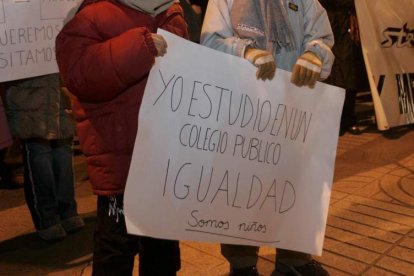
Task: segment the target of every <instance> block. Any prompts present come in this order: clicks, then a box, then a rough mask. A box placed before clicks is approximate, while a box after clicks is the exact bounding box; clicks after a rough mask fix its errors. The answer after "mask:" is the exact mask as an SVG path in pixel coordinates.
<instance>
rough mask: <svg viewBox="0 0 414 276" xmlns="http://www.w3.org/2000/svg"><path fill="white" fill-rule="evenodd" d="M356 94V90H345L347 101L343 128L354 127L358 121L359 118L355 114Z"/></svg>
mask: <svg viewBox="0 0 414 276" xmlns="http://www.w3.org/2000/svg"><path fill="white" fill-rule="evenodd" d="M356 95H357V91H356V90H351V89H347V90H346V92H345V101H344V106H343V108H342V115H341V127H342V128H348V127H352V126H354V125H355V124H356V122H357V118H356V115H355V104H356Z"/></svg>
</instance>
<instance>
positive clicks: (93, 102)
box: [56, 0, 188, 195]
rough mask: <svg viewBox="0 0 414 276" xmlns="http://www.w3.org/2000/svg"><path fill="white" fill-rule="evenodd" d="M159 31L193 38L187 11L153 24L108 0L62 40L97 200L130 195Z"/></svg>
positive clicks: (84, 13)
mask: <svg viewBox="0 0 414 276" xmlns="http://www.w3.org/2000/svg"><path fill="white" fill-rule="evenodd" d="M157 28H162V29H164V30H167V31H169V32H172V33H175V34H177V35H179V36H182V37H185V38H187V37H188V34H187V25H186V23H185V21H184V17H183V11H182V9H181V6H179V5H177V4H174V5H173V6H171V7H170V8H169V9H168V10H167V11H165V12H163V13H161V14H159V15H158V16H157V17H151V16H149V15H146V14H144V13H141V12H139V11H136V10H133V9H131V8H129V7H127V6H124V5H123V4H121V3H119V2H117V1H115V0H103V1H98V2H96V3H93V4H89V5H87V6H85V7H84V8H83V9H82V10H81V11H80V12H79V13H78V14H76V16H75V17H74V18H73V19H72V20H71V21H69V23H67V24H66V25H65V26H64V27H63V29H62V31H61V32H60V33H59V35H58V37H57V39H56V57H57V62H58V66H59V70H60V72H61V74H62V77H63V81H64V83H65V85H66V86H67V88H68V89H69V91H71V93H72V94H73V95H74V98H73V101H72V104H73V111H74V114H75V117H76V120H77V135H78V138H79V141H80V145H81V148H82V151H83V153H84V154H85V156H86V160H87V166H88V173H89V177H90V180H91V183H92V188H93V191H94V193H95V194H98V195H114V194H121V193H123V191H124V188H125V184H126V179H127V176H128V170H129V165H130V162H131V157H132V151H133V147H134V143H135V137H136V133H137V128H138V111H139V107H140V105H141V100H142V96H143V93H144V89H145V84H146V82H147V77H148V73H149V71H150V69H151V67H152V65H153V64H154V61H155V55H156V51H157V50H156V48H155V45H154V42H153V40H152V38H151V36H150V33H155V32H156V31H157ZM167 54H168V53H167Z"/></svg>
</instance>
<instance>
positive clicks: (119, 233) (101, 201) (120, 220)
mask: <svg viewBox="0 0 414 276" xmlns="http://www.w3.org/2000/svg"><path fill="white" fill-rule="evenodd" d="M97 218H98V222H97V225H96V230H95V233H94V248H93V265H92V275H93V276H102V275H108V276H118V275H119V276H127V275H132V271H133V268H134V258H135V255H136V254H137V253H138V238H139V237H138V236H133V235H129V234H127V230H126V225H125V217H124V215H123V195H117V196H109V197H106V196H98V201H97Z"/></svg>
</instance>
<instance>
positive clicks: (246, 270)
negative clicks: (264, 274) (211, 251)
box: [221, 244, 259, 276]
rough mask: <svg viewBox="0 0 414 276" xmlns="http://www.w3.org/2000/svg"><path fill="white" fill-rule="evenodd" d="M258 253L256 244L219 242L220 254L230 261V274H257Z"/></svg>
mask: <svg viewBox="0 0 414 276" xmlns="http://www.w3.org/2000/svg"><path fill="white" fill-rule="evenodd" d="M258 253H259V247H257V246H248V245H235V244H221V254H222V255H223V257H224V258H226V260H227V261H228V262H229V263H230V275H235V276H236V275H258V273H257V269H256V264H257V259H258Z"/></svg>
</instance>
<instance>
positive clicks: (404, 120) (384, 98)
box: [355, 0, 414, 130]
mask: <svg viewBox="0 0 414 276" xmlns="http://www.w3.org/2000/svg"><path fill="white" fill-rule="evenodd" d="M355 7H356V11H357V18H358V24H359V29H360V34H361V43H362V48H363V54H364V60H365V65H366V68H367V73H368V79H369V83H370V88H371V94H372V99H373V103H374V108H375V116H376V122H377V126H378V129H380V130H387V129H389V128H391V127H396V126H400V125H406V124H412V123H414V89H413V86H414V84H413V73H414V62H413V60H414V51H413V50H412V49H413V47H414V29H413V28H414V17H413V16H412V11H413V9H414V3H413V1H412V0H401V1H398V5H396V4H395V1H392V0H381V1H368V0H361V1H355ZM385 11H386V12H385ZM374 22H375V24H374Z"/></svg>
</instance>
